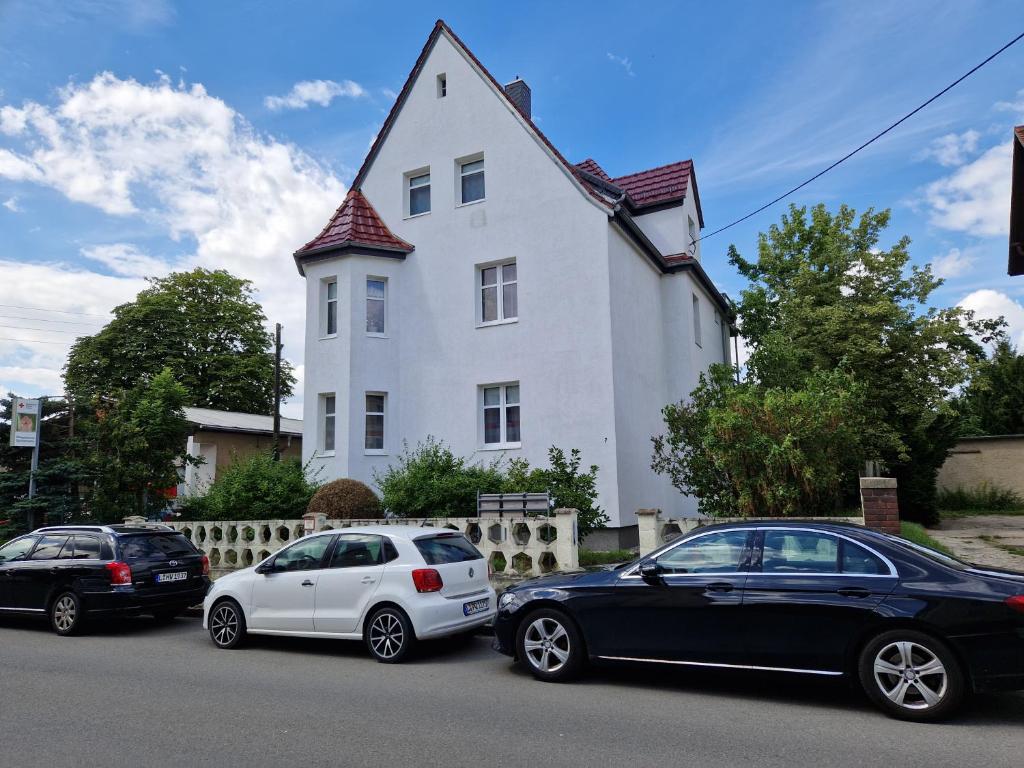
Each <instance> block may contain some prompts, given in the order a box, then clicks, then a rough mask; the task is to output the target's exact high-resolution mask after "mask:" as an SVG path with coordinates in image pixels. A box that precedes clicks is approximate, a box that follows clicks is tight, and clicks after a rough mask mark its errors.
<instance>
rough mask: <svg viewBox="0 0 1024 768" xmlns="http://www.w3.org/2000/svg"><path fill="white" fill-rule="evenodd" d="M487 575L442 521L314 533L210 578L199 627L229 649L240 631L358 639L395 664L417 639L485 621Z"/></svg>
mask: <svg viewBox="0 0 1024 768" xmlns="http://www.w3.org/2000/svg"><path fill="white" fill-rule="evenodd" d="M487 575H488V574H487V563H486V562H485V561H484V556H483V555H482V554H480V551H479V550H478V549H477V548H476V547H474V546H473V545H472V544H471V543H470V542H469V540H468V539H466V537H465V536H463V535H462V534H461V533H458V532H456V531H452V530H449V529H447V528H419V527H415V526H404V525H380V526H369V527H358V528H344V529H341V530H335V531H322V532H320V533H315V534H312V535H309V536H305V537H303V538H301V539H298V540H297V541H295V542H293V543H292V544H289V545H288V546H287V547H284V548H283V549H281V550H279V551H278V552H276V553H275V554H274V555H272V556H271V557H268V558H267V559H266V560H264V561H262V562H261V563H259V564H258V565H255V566H253V567H251V568H245V569H243V570H240V571H236V572H234V573H230V574H228V575H226V576H222V577H221V578H219V579H217V580H216V581H215V582H214V583H213V586H212V587H211V588H210V591H209V593H208V594H207V595H206V599H205V600H204V601H203V627H204V628H205V629H208V630H209V631H210V637H211V638H212V639H213V642H214V643H215V644H216V645H217V647H218V648H236V647H238V645H239V644H240V643H241V642H242V641H243V640H244V639H245V636H246V634H258V635H291V636H295V637H331V638H341V639H351V640H359V639H362V640H364V641H365V642H366V645H367V647H368V648H369V649H370V653H372V654H373V655H374V657H375V658H376V659H377V660H378V661H382V662H388V663H394V662H398V661H401V660H402V659H403V658H404V657H406V656H407V655H408V654H409V651H410V650H411V649H412V646H413V644H414V643H415V642H416V640H424V639H427V638H436V637H444V636H447V635H456V634H462V633H468V632H472V631H473V630H475V629H476V628H477V627H480V626H481V625H483V624H486V623H487V622H489V621H491V620H492V619H493V618H494V615H495V612H496V604H495V598H494V590H493V589H491V586H490V582H489V581H488V578H487Z"/></svg>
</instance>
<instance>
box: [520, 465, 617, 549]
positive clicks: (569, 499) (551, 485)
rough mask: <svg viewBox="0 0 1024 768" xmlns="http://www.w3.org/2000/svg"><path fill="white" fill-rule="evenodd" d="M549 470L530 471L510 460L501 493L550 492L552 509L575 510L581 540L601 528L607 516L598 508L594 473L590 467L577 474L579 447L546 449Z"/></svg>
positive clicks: (594, 467) (595, 473)
mask: <svg viewBox="0 0 1024 768" xmlns="http://www.w3.org/2000/svg"><path fill="white" fill-rule="evenodd" d="M548 462H549V463H550V465H551V466H550V467H549V468H547V469H543V468H541V467H534V468H532V469H531V468H530V465H529V462H527V461H526V459H513V460H512V461H511V462H509V468H508V471H507V473H506V475H505V480H504V483H503V484H502V491H503V492H504V493H543V492H545V491H550V492H551V501H552V503H553V504H554V505H555V507H562V508H567V509H575V510H577V511H578V512H579V515H578V517H577V518H576V527H577V530H578V532H579V535H580V537H581V538H582V537H584V536H586V535H587V534H588V533H590V532H592V531H594V530H596V529H597V528H603V527H604V525H605V523H607V522H608V515H606V514H605V513H604V511H603V510H602V509H601V507H599V506H598V505H597V470H598V467H597V465H596V464H591V465H590V469H589V470H588V471H587V472H581V471H580V464H581V463H582V458H581V454H580V450H579V448H573V449H572V450H570V451H569V457H568V458H566V455H565V451H563V450H562V449H561V448H557V447H555V446H551V448H549V449H548Z"/></svg>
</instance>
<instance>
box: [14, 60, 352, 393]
mask: <svg viewBox="0 0 1024 768" xmlns="http://www.w3.org/2000/svg"><path fill="white" fill-rule="evenodd" d="M0 120H2V126H3V128H4V133H5V134H7V135H8V136H10V137H11V142H15V143H17V144H18V146H15V145H13V144H12V146H11V148H10V149H0V177H7V178H9V179H12V180H15V181H22V182H32V183H37V184H40V185H43V186H46V187H50V188H53V189H55V190H57V191H59V192H60V193H62V194H63V195H65V196H66V197H67V198H68V199H70V200H72V201H75V202H79V203H82V204H85V205H89V206H92V207H94V208H96V209H98V210H100V211H103V212H105V213H107V214H110V215H113V216H118V217H130V218H133V219H138V220H141V221H142V222H145V223H147V224H148V225H150V226H151V227H154V228H156V229H157V230H158V231H161V232H163V233H164V234H166V235H167V236H168V237H170V238H171V239H173V240H175V241H185V242H186V243H189V244H194V247H192V248H183V250H184V251H185V255H183V256H182V258H181V259H180V261H178V262H176V263H175V264H173V265H171V264H165V263H162V262H159V260H157V259H153V258H152V257H150V256H148V255H146V254H144V253H142V252H140V251H139V250H138V249H137V248H136V247H135V246H133V245H132V244H131V243H117V244H114V245H105V246H91V247H89V248H87V249H85V255H86V256H88V257H89V258H91V259H93V260H94V261H97V262H98V263H100V264H103V265H104V266H105V267H106V268H107V269H108V270H110V271H114V272H116V273H117V274H116V275H115V276H110V275H104V274H101V273H99V272H90V271H88V270H83V269H80V268H71V267H67V266H61V265H25V264H23V263H21V262H19V261H17V260H15V258H14V255H13V254H4V253H3V252H2V248H3V245H2V243H0V274H3V275H4V279H3V280H2V281H0V285H2V290H0V296H3V295H5V294H7V293H9V292H11V291H13V292H15V293H19V294H20V293H21V292H25V295H24V296H20V297H19V299H20V300H9V301H7V300H5V299H3V298H0V303H8V304H18V305H29V304H31V305H32V306H41V307H52V308H59V309H72V310H77V311H88V312H108V311H109V310H110V309H111V308H112V307H113V306H115V305H116V304H118V303H121V302H123V301H126V300H129V299H130V298H132V297H133V296H134V295H135V293H136V292H137V291H138V290H139V289H140V288H141V287H142V286H143V285H144V283H143V281H142V280H140V279H138V277H137V276H138V275H140V274H151V273H153V271H154V270H156V269H158V268H160V267H162V271H163V272H164V273H166V271H167V270H169V269H171V268H172V267H173V268H187V267H192V266H202V267H206V268H210V269H226V270H228V271H230V272H232V273H233V274H235V275H238V276H240V277H245V278H248V279H250V280H252V281H253V283H254V285H255V287H256V289H257V292H258V298H259V300H260V301H261V302H262V303H263V306H264V309H265V311H266V314H267V316H268V319H269V320H270V322H272V323H273V322H281V323H283V324H284V326H285V344H286V345H287V350H286V355H287V357H288V358H289V359H290V360H292V361H294V362H301V361H302V359H303V343H304V322H305V301H304V295H305V288H304V284H303V280H302V278H301V277H300V276H299V275H298V272H297V271H296V269H295V266H294V264H293V262H292V258H291V254H292V253H293V252H294V251H295V249H296V248H297V247H299V246H300V245H302V244H303V243H305V242H306V241H308V240H309V239H310V237H312V236H313V235H315V234H316V233H317V232H319V231H320V230H321V229H322V227H323V225H324V223H325V222H326V221H327V220H328V218H329V217H330V215H331V214H332V213H333V211H334V209H335V208H336V207H337V205H338V203H339V201H340V200H342V199H343V198H344V194H345V187H344V185H343V184H342V182H341V181H340V180H339V179H338V178H337V177H336V176H335V175H334V174H333V173H332V172H331V171H330V170H329V169H327V168H324V167H323V166H322V165H321V164H319V163H318V162H317V161H316V160H314V159H313V158H311V157H310V156H309V155H307V154H306V153H305V152H303V151H302V150H301V149H299V148H297V147H296V146H294V145H292V144H286V143H281V142H278V141H276V140H274V139H272V138H270V137H266V136H263V135H260V134H258V133H257V132H256V131H255V130H254V129H253V128H252V127H251V125H250V124H249V123H248V122H246V121H245V120H244V118H242V117H241V116H240V115H239V114H238V113H237V112H235V111H234V110H233V109H232V108H231V107H230V106H228V105H227V104H225V103H224V102H223V101H221V100H220V99H217V98H215V97H213V96H210V95H209V94H208V93H207V92H206V90H205V89H204V88H203V86H202V85H199V84H194V85H191V86H187V85H185V84H179V85H177V86H175V85H173V84H172V83H171V81H170V80H169V79H168V78H166V77H162V78H161V79H159V80H158V81H157V82H154V83H149V84H143V83H139V82H137V81H135V80H132V79H124V80H122V79H119V78H118V77H116V76H114V75H112V74H110V73H103V74H100V75H97V76H96V77H95V78H93V79H92V80H91V81H90V82H88V83H84V84H72V85H69V86H67V87H66V88H64V89H62V90H61V91H59V93H58V99H57V103H56V104H55V105H53V106H50V105H42V104H38V103H34V102H29V103H26V104H24V105H23V106H22V107H18V108H16V107H10V106H8V107H4V108H3V109H2V111H0ZM14 129H16V130H14ZM2 138H3V137H2V136H0V139H2ZM4 258H6V259H8V261H6V262H5V261H2V259H4ZM26 270H38V271H31V272H27V271H26ZM69 327H70V326H69ZM0 335H12V336H13V334H6V333H4V334H0ZM18 337H19V338H42V337H43V336H42V335H41V334H40V335H38V336H35V335H31V336H28V337H26V336H24V334H21V333H19V335H18ZM46 338H48V339H53V338H54V335H53V334H50V335H48V336H46ZM4 344H7V343H6V342H0V367H3V366H8V367H10V366H15V365H17V366H20V367H23V368H31V367H53V368H54V369H55V370H58V371H59V369H60V367H61V365H62V363H63V356H62V352H61V349H62V348H61V347H60V346H59V345H56V344H45V345H44V344H38V345H36V346H29V345H24V344H21V345H15V346H13V347H12V346H11V345H10V344H7V346H4ZM64 349H66V346H65V348H64ZM36 352H38V353H39V354H40V355H43V357H42V358H40V359H45V363H43V364H40V365H36V364H35V363H32V362H26V359H25V358H26V356H28V357H30V358H31V357H32V355H33V354H35V353H36ZM51 352H52V353H53V354H49V353H51ZM12 356H13V358H14V360H12V359H11V358H12ZM32 359H35V358H32ZM296 395H297V396H296V398H295V399H296V400H298V399H300V396H301V393H300V392H297V393H296Z"/></svg>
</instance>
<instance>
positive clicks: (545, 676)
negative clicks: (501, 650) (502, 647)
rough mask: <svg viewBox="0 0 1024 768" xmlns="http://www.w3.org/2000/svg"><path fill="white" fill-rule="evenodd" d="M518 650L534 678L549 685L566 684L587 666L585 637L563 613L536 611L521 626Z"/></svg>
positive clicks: (518, 634) (517, 641)
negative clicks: (584, 647) (564, 682)
mask: <svg viewBox="0 0 1024 768" xmlns="http://www.w3.org/2000/svg"><path fill="white" fill-rule="evenodd" d="M516 650H517V651H518V653H517V656H518V658H519V660H520V661H523V662H524V663H525V664H526V666H527V667H528V668H529V670H530V672H531V673H533V676H534V677H536V678H537V679H538V680H544V681H546V682H552V683H555V682H562V681H564V680H569V679H571V678H573V677H574V676H575V675H577V674H578V673H579V671H580V669H581V668H582V666H583V660H584V658H585V652H584V649H583V638H582V636H581V635H580V633H579V630H578V629H576V624H575V623H574V622H573V621H572V619H570V618H569V617H568V616H566V615H565V614H564V613H562V612H561V611H557V610H553V609H548V608H545V609H542V610H539V611H534V612H533V613H531V614H530V615H529V616H527V617H526V618H525V619H523V621H522V622H521V623H520V625H519V631H518V632H517V633H516Z"/></svg>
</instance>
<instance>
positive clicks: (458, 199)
mask: <svg viewBox="0 0 1024 768" xmlns="http://www.w3.org/2000/svg"><path fill="white" fill-rule="evenodd" d="M472 163H483V166H482V167H481V168H480V170H478V171H473V172H472V173H469V174H467V173H465V171H464V170H463V169H464V168H465V166H467V165H471V164H472ZM477 173H479V174H481V175H483V178H484V196H483V197H481V198H479V199H477V200H470V201H469V202H466V201H465V200H463V199H462V178H463V176H472V175H474V174H477ZM455 179H456V180H455V207H456V208H462V207H463V206H466V205H476V204H477V203H483V202H486V201H487V164H486V163H484V153H483V152H477V153H476V154H475V155H467V156H466V157H460V158H458V159H457V160H456V161H455Z"/></svg>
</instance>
